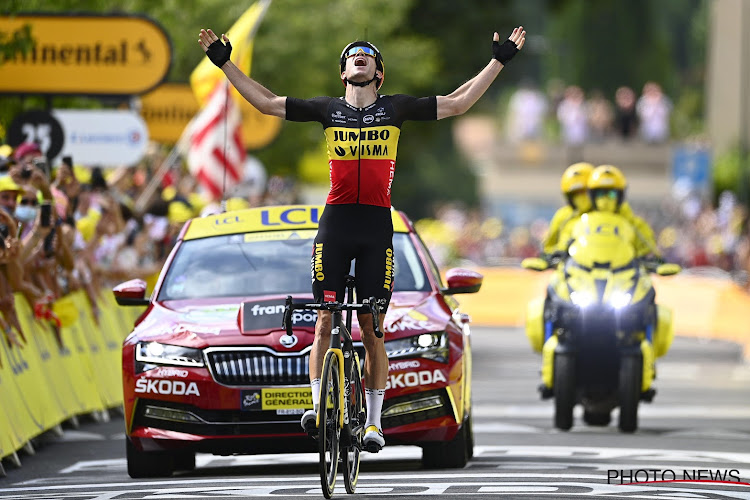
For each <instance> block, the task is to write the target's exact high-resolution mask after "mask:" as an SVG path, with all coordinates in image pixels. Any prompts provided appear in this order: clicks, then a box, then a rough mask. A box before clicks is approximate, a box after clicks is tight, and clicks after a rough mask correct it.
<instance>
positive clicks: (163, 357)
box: [135, 342, 204, 373]
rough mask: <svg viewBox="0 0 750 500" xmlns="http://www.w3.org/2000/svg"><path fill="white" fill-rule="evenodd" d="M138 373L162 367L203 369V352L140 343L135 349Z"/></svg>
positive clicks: (188, 348) (157, 343) (172, 346)
mask: <svg viewBox="0 0 750 500" xmlns="http://www.w3.org/2000/svg"><path fill="white" fill-rule="evenodd" d="M135 361H136V372H138V373H140V372H144V371H146V370H150V369H151V368H155V367H156V366H160V365H169V366H189V367H193V368H197V367H202V366H204V364H203V351H201V350H200V349H194V348H192V347H182V346H178V345H169V344H161V343H159V342H138V345H137V346H136V348H135Z"/></svg>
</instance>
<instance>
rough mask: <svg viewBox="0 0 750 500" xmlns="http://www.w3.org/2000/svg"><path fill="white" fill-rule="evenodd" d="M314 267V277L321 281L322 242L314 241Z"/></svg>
mask: <svg viewBox="0 0 750 500" xmlns="http://www.w3.org/2000/svg"><path fill="white" fill-rule="evenodd" d="M314 261H315V267H314V268H313V272H314V276H315V279H316V280H318V281H323V280H324V279H325V274H323V244H322V243H316V244H315V258H314Z"/></svg>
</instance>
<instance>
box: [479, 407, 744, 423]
mask: <svg viewBox="0 0 750 500" xmlns="http://www.w3.org/2000/svg"><path fill="white" fill-rule="evenodd" d="M472 411H473V413H472V415H473V416H474V417H475V418H502V417H519V418H552V415H553V414H554V407H553V405H552V403H549V404H536V405H482V406H480V407H476V408H474V409H473V410H472ZM574 414H575V415H576V416H579V417H580V416H582V415H583V409H582V408H581V407H580V406H576V408H575V412H574ZM638 415H639V416H641V417H644V418H669V419H689V418H690V419H694V418H705V419H710V420H720V419H746V418H750V405H746V406H727V405H723V406H697V405H696V406H680V405H659V403H654V404H653V405H645V404H644V405H641V406H640V408H639V410H638Z"/></svg>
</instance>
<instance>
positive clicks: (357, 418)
mask: <svg viewBox="0 0 750 500" xmlns="http://www.w3.org/2000/svg"><path fill="white" fill-rule="evenodd" d="M348 378H349V391H348V394H346V398H345V400H346V404H347V405H349V434H350V436H351V440H350V441H351V442H350V444H349V446H347V447H346V448H344V450H343V452H344V457H343V463H344V486H346V492H347V493H350V494H351V493H354V490H355V489H357V479H358V478H359V454H360V452H361V450H362V437H363V436H364V433H365V421H366V415H365V407H364V397H365V395H364V392H363V391H362V372H361V370H360V368H359V358H358V356H357V355H356V353H355V355H354V359H353V360H352V363H351V367H350V370H349V374H348Z"/></svg>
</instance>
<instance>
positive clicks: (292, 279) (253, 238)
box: [158, 230, 430, 300]
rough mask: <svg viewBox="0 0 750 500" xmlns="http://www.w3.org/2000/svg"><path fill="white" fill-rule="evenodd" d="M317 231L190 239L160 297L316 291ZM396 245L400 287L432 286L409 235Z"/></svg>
mask: <svg viewBox="0 0 750 500" xmlns="http://www.w3.org/2000/svg"><path fill="white" fill-rule="evenodd" d="M315 233H316V232H315V230H307V231H276V232H265V233H247V234H233V235H225V236H213V237H210V238H202V239H196V240H189V241H185V242H183V243H182V245H180V247H179V249H178V250H177V254H176V255H175V257H174V259H173V260H172V263H171V265H170V267H169V270H168V271H167V276H166V278H165V280H164V283H163V284H162V286H161V289H160V291H159V297H158V300H183V299H200V298H211V297H247V296H254V295H276V294H279V295H287V294H295V293H311V290H312V287H311V285H310V255H311V249H312V246H313V240H314V238H315ZM393 248H394V254H395V259H394V260H395V287H394V291H396V292H400V291H427V290H429V289H430V284H429V281H428V280H427V275H426V273H425V270H424V267H423V266H422V261H421V260H420V258H419V255H418V254H417V251H416V250H415V248H414V245H413V244H412V241H411V239H410V238H409V235H408V234H405V233H396V234H394V235H393ZM351 273H352V274H354V266H352V270H351Z"/></svg>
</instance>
